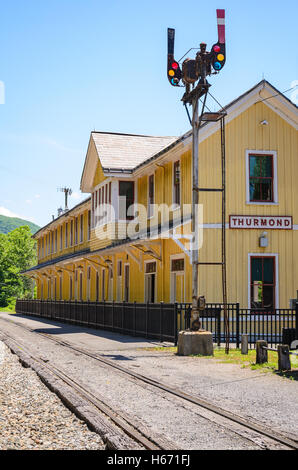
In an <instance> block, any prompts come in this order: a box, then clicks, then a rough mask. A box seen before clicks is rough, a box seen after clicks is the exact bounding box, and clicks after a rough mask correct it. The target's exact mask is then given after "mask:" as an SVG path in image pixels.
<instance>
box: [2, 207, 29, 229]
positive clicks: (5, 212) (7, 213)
mask: <svg viewBox="0 0 298 470" xmlns="http://www.w3.org/2000/svg"><path fill="white" fill-rule="evenodd" d="M0 215H5V216H6V217H17V218H18V219H23V220H28V221H29V222H33V223H34V224H37V225H38V223H37V222H36V221H35V220H34V219H33V218H32V217H27V216H26V215H19V214H15V213H14V212H12V211H11V210H9V209H7V208H6V207H0Z"/></svg>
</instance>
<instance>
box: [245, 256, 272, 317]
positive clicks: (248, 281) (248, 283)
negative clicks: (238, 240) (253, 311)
mask: <svg viewBox="0 0 298 470" xmlns="http://www.w3.org/2000/svg"><path fill="white" fill-rule="evenodd" d="M255 257H258V258H260V257H261V258H265V257H270V258H274V260H275V262H274V265H275V308H279V263H278V261H279V260H278V253H248V262H247V264H248V266H247V268H248V278H247V292H248V296H247V308H250V305H251V303H250V301H251V292H250V290H251V286H250V279H251V258H255Z"/></svg>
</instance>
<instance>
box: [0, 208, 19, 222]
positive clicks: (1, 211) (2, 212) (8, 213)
mask: <svg viewBox="0 0 298 470" xmlns="http://www.w3.org/2000/svg"><path fill="white" fill-rule="evenodd" d="M0 215H5V216H6V217H18V218H19V219H21V218H22V217H21V216H20V215H18V214H15V213H14V212H12V211H10V210H9V209H6V207H0Z"/></svg>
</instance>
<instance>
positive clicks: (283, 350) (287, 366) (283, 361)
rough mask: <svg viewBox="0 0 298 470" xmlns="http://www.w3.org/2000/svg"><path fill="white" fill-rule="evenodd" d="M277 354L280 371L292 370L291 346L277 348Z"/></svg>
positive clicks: (284, 345)
mask: <svg viewBox="0 0 298 470" xmlns="http://www.w3.org/2000/svg"><path fill="white" fill-rule="evenodd" d="M277 354H278V370H291V361H290V354H289V346H288V345H287V344H279V345H278V346H277Z"/></svg>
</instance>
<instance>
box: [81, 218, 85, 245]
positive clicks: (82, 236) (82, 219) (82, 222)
mask: <svg viewBox="0 0 298 470" xmlns="http://www.w3.org/2000/svg"><path fill="white" fill-rule="evenodd" d="M83 240H84V215H83V214H82V215H81V221H80V243H82V241H83Z"/></svg>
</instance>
